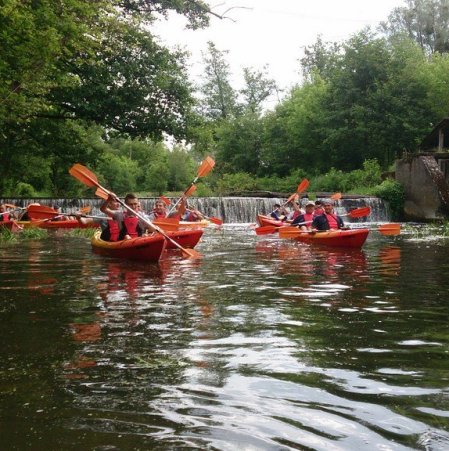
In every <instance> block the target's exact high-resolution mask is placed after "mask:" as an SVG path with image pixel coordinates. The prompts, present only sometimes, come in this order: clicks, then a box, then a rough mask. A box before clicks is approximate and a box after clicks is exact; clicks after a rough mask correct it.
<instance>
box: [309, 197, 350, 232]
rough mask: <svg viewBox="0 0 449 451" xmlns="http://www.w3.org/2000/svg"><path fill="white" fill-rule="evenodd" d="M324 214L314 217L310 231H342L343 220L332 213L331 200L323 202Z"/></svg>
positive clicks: (343, 226)
mask: <svg viewBox="0 0 449 451" xmlns="http://www.w3.org/2000/svg"><path fill="white" fill-rule="evenodd" d="M323 208H324V213H323V214H322V215H318V216H315V217H314V219H313V222H312V229H316V230H317V231H324V230H337V229H344V228H345V224H344V222H343V219H342V218H341V217H340V216H338V215H337V214H336V213H334V205H333V203H332V200H330V199H327V200H325V201H323Z"/></svg>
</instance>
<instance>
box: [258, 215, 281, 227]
mask: <svg viewBox="0 0 449 451" xmlns="http://www.w3.org/2000/svg"><path fill="white" fill-rule="evenodd" d="M257 222H258V223H259V225H260V226H261V227H264V226H275V227H282V226H285V222H282V221H278V220H276V219H274V218H272V217H271V216H266V215H257Z"/></svg>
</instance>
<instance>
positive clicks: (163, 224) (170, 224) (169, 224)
mask: <svg viewBox="0 0 449 451" xmlns="http://www.w3.org/2000/svg"><path fill="white" fill-rule="evenodd" d="M153 224H155V225H157V226H158V227H160V228H161V229H163V230H167V231H169V232H175V231H177V230H179V219H178V218H162V219H157V220H156V221H153Z"/></svg>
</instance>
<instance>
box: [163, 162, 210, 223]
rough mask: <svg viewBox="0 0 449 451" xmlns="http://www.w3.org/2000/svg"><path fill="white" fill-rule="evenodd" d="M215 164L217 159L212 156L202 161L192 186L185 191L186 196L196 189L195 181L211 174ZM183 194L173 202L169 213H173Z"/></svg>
mask: <svg viewBox="0 0 449 451" xmlns="http://www.w3.org/2000/svg"><path fill="white" fill-rule="evenodd" d="M214 166H215V161H214V160H213V159H212V158H211V157H206V158H205V159H204V160H203V161H202V162H201V165H200V167H199V168H198V171H197V173H196V177H195V178H194V179H193V182H192V183H191V184H190V186H189V187H188V188H187V189H186V190H185V191H184V196H185V197H188V196H190V195H191V194H193V192H194V191H195V190H196V186H195V183H196V182H197V181H198V179H199V178H200V177H205V176H206V175H207V174H209V172H210V171H212V168H213V167H214ZM181 199H182V196H181V197H180V198H179V199H178V200H177V201H176V202H175V203H174V204H173V206H172V207H171V208H170V210H169V212H168V214H170V213H172V212H173V211H174V210H175V208H176V207H177V205H178V204H179V202H181Z"/></svg>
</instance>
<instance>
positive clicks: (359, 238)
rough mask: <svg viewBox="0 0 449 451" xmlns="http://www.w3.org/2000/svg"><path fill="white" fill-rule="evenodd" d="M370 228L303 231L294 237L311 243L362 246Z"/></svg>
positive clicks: (332, 245)
mask: <svg viewBox="0 0 449 451" xmlns="http://www.w3.org/2000/svg"><path fill="white" fill-rule="evenodd" d="M368 233H369V229H353V230H327V231H324V232H313V233H311V232H303V233H298V234H297V235H295V236H292V238H293V239H295V240H297V241H301V242H303V243H309V244H322V245H324V246H331V247H347V248H360V247H362V246H363V244H364V243H365V241H366V238H367V237H368Z"/></svg>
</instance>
